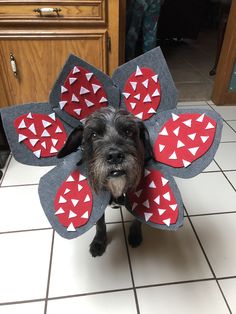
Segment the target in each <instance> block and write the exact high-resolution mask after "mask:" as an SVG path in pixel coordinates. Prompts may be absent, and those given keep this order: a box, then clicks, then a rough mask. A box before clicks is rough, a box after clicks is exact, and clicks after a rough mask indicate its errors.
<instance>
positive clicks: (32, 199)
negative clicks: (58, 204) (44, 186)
mask: <svg viewBox="0 0 236 314" xmlns="http://www.w3.org/2000/svg"><path fill="white" fill-rule="evenodd" d="M0 199H1V202H2V205H1V207H0V216H1V219H0V232H6V231H16V230H27V229H38V228H50V227H51V225H50V224H49V222H48V220H47V218H46V215H45V214H44V211H43V209H42V207H41V204H40V201H39V196H38V186H36V185H34V186H17V187H1V188H0Z"/></svg>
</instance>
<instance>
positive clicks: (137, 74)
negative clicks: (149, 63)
mask: <svg viewBox="0 0 236 314" xmlns="http://www.w3.org/2000/svg"><path fill="white" fill-rule="evenodd" d="M140 75H143V72H142V71H141V70H140V67H139V66H138V65H137V68H136V73H135V76H140Z"/></svg>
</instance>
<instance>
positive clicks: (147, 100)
mask: <svg viewBox="0 0 236 314" xmlns="http://www.w3.org/2000/svg"><path fill="white" fill-rule="evenodd" d="M143 102H144V103H145V102H152V100H151V97H150V96H149V94H147V95H146V96H145V98H144V100H143Z"/></svg>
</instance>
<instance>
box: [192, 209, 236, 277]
mask: <svg viewBox="0 0 236 314" xmlns="http://www.w3.org/2000/svg"><path fill="white" fill-rule="evenodd" d="M191 220H192V222H193V224H194V227H195V228H196V231H197V234H198V236H199V238H200V241H201V243H202V245H203V247H204V250H205V252H206V254H207V257H208V258H209V261H210V263H211V265H212V267H213V269H214V272H215V274H216V276H217V277H227V276H236V267H235V265H236V251H235V242H236V228H235V226H236V213H232V214H223V215H210V216H199V217H192V218H191Z"/></svg>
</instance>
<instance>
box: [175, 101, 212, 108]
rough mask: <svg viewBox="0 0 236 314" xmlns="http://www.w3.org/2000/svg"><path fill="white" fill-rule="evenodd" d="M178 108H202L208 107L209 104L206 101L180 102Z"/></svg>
mask: <svg viewBox="0 0 236 314" xmlns="http://www.w3.org/2000/svg"><path fill="white" fill-rule="evenodd" d="M178 106H181V107H182V106H183V107H184V106H193V107H195V108H196V107H199V106H200V107H202V106H204V107H205V106H207V107H208V104H207V102H206V101H182V102H181V101H180V102H178Z"/></svg>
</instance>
